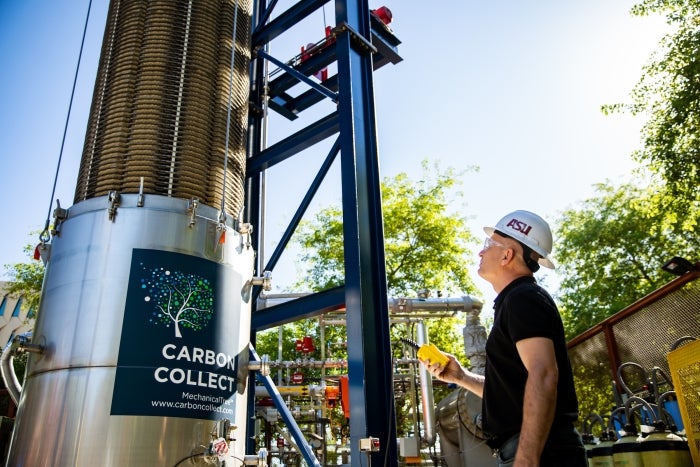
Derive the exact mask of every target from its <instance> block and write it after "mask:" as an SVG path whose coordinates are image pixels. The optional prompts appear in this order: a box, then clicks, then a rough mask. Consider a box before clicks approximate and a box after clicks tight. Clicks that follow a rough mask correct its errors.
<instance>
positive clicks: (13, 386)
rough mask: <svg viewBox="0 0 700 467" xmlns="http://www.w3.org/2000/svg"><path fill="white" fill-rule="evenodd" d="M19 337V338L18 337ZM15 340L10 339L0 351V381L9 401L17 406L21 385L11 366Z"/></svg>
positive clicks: (15, 351) (14, 351) (15, 350)
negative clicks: (8, 396)
mask: <svg viewBox="0 0 700 467" xmlns="http://www.w3.org/2000/svg"><path fill="white" fill-rule="evenodd" d="M18 337H19V336H18ZM16 339H17V338H15V339H12V340H11V341H10V342H8V343H7V345H6V346H5V348H4V349H3V351H2V356H0V374H2V379H3V381H5V386H6V387H7V392H8V393H9V394H10V399H12V402H14V403H15V405H17V404H18V403H19V395H20V394H21V392H22V385H21V384H20V382H19V379H17V374H16V373H15V367H14V366H13V365H12V361H13V360H14V357H15V354H16V353H17V349H16V346H15V340H16Z"/></svg>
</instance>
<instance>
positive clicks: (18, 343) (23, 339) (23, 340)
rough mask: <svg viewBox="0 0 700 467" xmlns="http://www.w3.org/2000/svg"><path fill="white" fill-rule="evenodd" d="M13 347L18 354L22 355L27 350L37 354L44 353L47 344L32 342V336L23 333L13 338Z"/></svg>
mask: <svg viewBox="0 0 700 467" xmlns="http://www.w3.org/2000/svg"><path fill="white" fill-rule="evenodd" d="M11 349H12V351H13V352H14V353H15V354H16V355H21V354H23V353H26V352H29V353H35V354H43V353H44V352H46V346H43V345H41V344H32V342H31V340H30V338H29V337H27V336H25V335H23V334H20V335H19V336H16V337H15V338H14V339H13V340H12V346H11Z"/></svg>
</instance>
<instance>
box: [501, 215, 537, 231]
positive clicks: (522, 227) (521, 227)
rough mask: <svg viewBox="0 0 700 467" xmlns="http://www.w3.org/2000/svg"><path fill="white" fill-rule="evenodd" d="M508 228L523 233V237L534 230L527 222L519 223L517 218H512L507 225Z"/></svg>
mask: <svg viewBox="0 0 700 467" xmlns="http://www.w3.org/2000/svg"><path fill="white" fill-rule="evenodd" d="M506 227H510V228H511V229H513V230H517V231H518V232H522V234H523V235H527V234H529V233H530V230H532V226H531V225H528V224H526V223H525V222H522V221H519V220H518V219H516V218H515V217H514V218H512V219H511V220H510V221H509V222H508V223H507V224H506Z"/></svg>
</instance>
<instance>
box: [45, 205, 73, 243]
mask: <svg viewBox="0 0 700 467" xmlns="http://www.w3.org/2000/svg"><path fill="white" fill-rule="evenodd" d="M66 219H68V209H63V208H62V207H61V202H60V200H58V199H57V200H56V209H54V210H53V229H51V235H53V236H54V237H55V236H58V235H59V234H60V233H61V232H60V227H61V224H62V223H63V221H65V220H66ZM44 240H45V239H44V238H41V241H42V242H43V243H46V241H48V240H46V241H44Z"/></svg>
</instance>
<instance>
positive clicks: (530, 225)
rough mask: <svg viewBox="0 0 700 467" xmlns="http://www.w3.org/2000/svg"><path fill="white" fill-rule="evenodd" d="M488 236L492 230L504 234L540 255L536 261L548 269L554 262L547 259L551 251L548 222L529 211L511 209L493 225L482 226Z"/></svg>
mask: <svg viewBox="0 0 700 467" xmlns="http://www.w3.org/2000/svg"><path fill="white" fill-rule="evenodd" d="M484 232H486V235H488V236H489V237H490V236H491V235H493V233H494V232H498V233H500V234H505V235H506V236H507V237H511V238H513V239H514V240H517V241H518V242H520V243H522V244H523V245H525V246H526V247H528V248H530V249H531V250H532V251H534V252H535V253H537V254H538V255H540V256H541V258H538V260H537V262H538V263H539V264H540V265H542V266H544V267H546V268H550V269H554V263H553V262H552V260H550V259H549V254H550V253H551V252H552V231H551V230H549V224H547V222H546V221H545V220H544V219H542V218H541V217H540V216H538V215H537V214H535V213H533V212H530V211H522V210H520V211H513V212H511V213H510V214H507V215H506V216H504V217H503V218H502V219H501V220H500V221H498V223H496V226H495V227H484Z"/></svg>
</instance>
